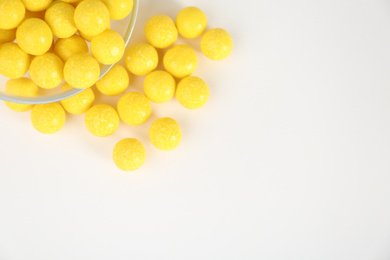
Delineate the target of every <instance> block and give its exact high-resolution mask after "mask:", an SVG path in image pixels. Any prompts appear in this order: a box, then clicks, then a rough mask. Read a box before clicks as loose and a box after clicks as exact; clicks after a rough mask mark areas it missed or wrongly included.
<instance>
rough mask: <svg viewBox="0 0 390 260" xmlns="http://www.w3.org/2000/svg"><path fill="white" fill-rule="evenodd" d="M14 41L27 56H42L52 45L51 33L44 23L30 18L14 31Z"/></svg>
mask: <svg viewBox="0 0 390 260" xmlns="http://www.w3.org/2000/svg"><path fill="white" fill-rule="evenodd" d="M16 41H17V42H18V44H19V46H20V48H21V49H22V50H24V51H25V52H27V53H28V54H31V55H42V54H44V53H46V52H47V51H48V50H49V49H50V47H51V45H52V43H53V33H52V32H51V29H50V27H49V25H47V23H46V22H45V21H42V20H41V19H38V18H30V19H27V20H25V21H24V22H23V23H22V24H21V25H20V26H19V27H18V29H17V30H16Z"/></svg>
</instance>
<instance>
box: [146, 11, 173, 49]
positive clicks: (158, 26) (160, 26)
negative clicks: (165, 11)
mask: <svg viewBox="0 0 390 260" xmlns="http://www.w3.org/2000/svg"><path fill="white" fill-rule="evenodd" d="M145 36H146V39H147V40H148V42H149V43H150V44H151V45H153V46H154V47H156V48H160V49H164V48H167V47H169V46H171V45H172V44H174V43H175V42H176V40H177V36H178V32H177V29H176V26H175V23H174V22H173V20H172V19H171V18H170V17H169V16H166V15H155V16H153V17H152V18H150V19H149V20H148V21H147V22H146V25H145Z"/></svg>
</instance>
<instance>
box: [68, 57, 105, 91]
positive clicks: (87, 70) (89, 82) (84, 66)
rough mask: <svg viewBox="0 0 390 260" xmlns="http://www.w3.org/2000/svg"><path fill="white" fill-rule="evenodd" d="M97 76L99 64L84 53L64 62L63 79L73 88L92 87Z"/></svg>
mask: <svg viewBox="0 0 390 260" xmlns="http://www.w3.org/2000/svg"><path fill="white" fill-rule="evenodd" d="M99 76H100V66H99V63H98V62H97V61H96V60H95V59H94V58H92V57H91V56H89V55H88V54H86V53H78V54H75V55H73V56H72V57H70V58H69V59H68V60H67V61H66V62H65V66H64V78H65V81H66V82H68V83H69V85H70V86H72V87H73V88H78V89H83V88H89V87H92V86H93V84H95V83H96V81H97V80H98V79H99Z"/></svg>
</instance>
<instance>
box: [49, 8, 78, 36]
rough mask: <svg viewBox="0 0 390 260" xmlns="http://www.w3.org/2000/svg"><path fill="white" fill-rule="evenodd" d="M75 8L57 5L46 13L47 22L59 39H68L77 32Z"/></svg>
mask: <svg viewBox="0 0 390 260" xmlns="http://www.w3.org/2000/svg"><path fill="white" fill-rule="evenodd" d="M74 10H75V8H74V7H73V6H72V5H71V4H67V3H61V2H60V3H56V4H54V5H52V6H50V7H49V8H48V9H47V10H46V13H45V21H46V22H47V24H48V25H49V26H50V28H51V30H52V32H53V35H54V36H56V37H57V38H68V37H70V36H72V35H73V34H75V33H76V32H77V27H76V24H75V22H74V19H73V17H74Z"/></svg>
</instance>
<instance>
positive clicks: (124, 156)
mask: <svg viewBox="0 0 390 260" xmlns="http://www.w3.org/2000/svg"><path fill="white" fill-rule="evenodd" d="M112 158H113V159H114V162H115V165H116V166H117V167H118V168H119V169H121V170H122V171H128V172H129V171H134V170H137V169H139V168H140V167H141V166H142V165H143V164H144V162H145V159H146V152H145V148H144V146H143V145H142V143H141V142H140V141H138V140H137V139H133V138H127V139H123V140H122V141H119V142H118V143H117V144H116V145H115V147H114V151H113V153H112Z"/></svg>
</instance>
